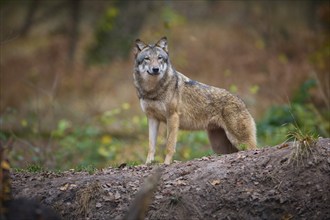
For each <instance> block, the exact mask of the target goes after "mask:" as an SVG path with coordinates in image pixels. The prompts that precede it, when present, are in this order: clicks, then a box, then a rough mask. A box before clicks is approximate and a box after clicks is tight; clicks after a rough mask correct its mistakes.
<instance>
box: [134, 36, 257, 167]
mask: <svg viewBox="0 0 330 220" xmlns="http://www.w3.org/2000/svg"><path fill="white" fill-rule="evenodd" d="M134 56H135V64H134V73H133V80H134V85H135V87H136V90H137V95H138V98H139V100H140V105H141V108H142V110H143V112H144V113H145V114H146V116H147V118H148V126H149V150H148V156H147V160H146V163H147V164H149V163H151V162H152V161H153V160H154V157H155V151H156V141H157V135H158V130H159V124H160V122H164V123H166V128H167V139H166V151H167V152H166V157H165V161H164V163H165V164H170V163H171V162H172V158H173V155H174V153H175V148H176V142H177V135H178V130H179V129H183V130H206V131H207V134H208V138H209V141H210V143H211V146H212V149H213V151H214V152H215V153H217V154H229V153H233V152H237V151H238V150H239V149H240V150H243V149H255V148H256V145H257V144H256V142H257V141H256V126H255V122H254V119H253V118H252V116H251V114H250V113H249V111H248V110H247V107H246V105H245V104H244V102H243V101H242V100H241V99H240V98H239V97H237V96H235V95H233V94H231V93H230V92H228V91H227V90H225V89H221V88H216V87H213V86H209V85H206V84H203V83H200V82H197V81H194V80H192V79H190V78H188V77H186V76H185V75H183V74H182V73H180V72H178V71H176V70H175V69H174V68H173V66H172V65H171V62H170V57H169V51H168V42H167V38H166V37H162V38H161V39H160V40H159V41H158V42H157V43H156V44H146V43H144V42H143V41H141V40H140V39H137V40H136V41H135V47H134Z"/></svg>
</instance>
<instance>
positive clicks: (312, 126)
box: [257, 80, 330, 145]
mask: <svg viewBox="0 0 330 220" xmlns="http://www.w3.org/2000/svg"><path fill="white" fill-rule="evenodd" d="M315 85H316V84H315V82H314V80H308V81H306V82H305V83H303V84H302V85H301V87H300V88H299V90H298V91H297V93H296V95H295V96H294V97H293V99H292V101H291V103H290V104H285V105H278V106H273V107H271V108H269V109H268V110H267V112H266V113H265V116H264V117H263V118H262V119H261V120H260V121H259V122H258V123H257V128H258V129H257V130H258V141H259V145H276V144H279V143H281V142H284V141H286V135H287V134H288V133H290V132H292V131H294V130H296V128H297V127H298V128H300V129H301V130H303V131H310V132H312V133H315V134H318V135H319V136H324V137H327V136H329V133H330V125H329V111H328V110H325V111H324V112H323V111H322V109H321V110H320V109H317V108H316V107H315V105H314V104H313V103H312V101H311V99H310V89H312V88H313V87H315ZM289 140H291V141H292V140H293V137H292V136H289Z"/></svg>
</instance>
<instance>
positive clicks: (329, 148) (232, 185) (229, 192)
mask: <svg viewBox="0 0 330 220" xmlns="http://www.w3.org/2000/svg"><path fill="white" fill-rule="evenodd" d="M294 149H295V146H294V145H293V143H289V144H283V145H279V146H276V147H269V148H264V149H260V150H253V151H241V152H238V153H234V154H230V155H223V156H210V157H203V158H201V159H196V160H192V161H188V162H176V163H174V164H172V165H170V166H165V165H160V167H161V168H162V176H161V180H160V183H159V186H158V188H157V190H156V192H155V194H154V197H153V202H152V204H151V205H150V207H149V210H148V213H147V217H146V219H329V218H330V187H329V183H330V157H329V156H330V139H319V140H318V142H317V144H316V146H315V147H314V148H313V149H314V150H313V151H312V154H311V155H309V157H308V158H305V159H303V158H302V159H300V160H298V161H292V160H290V158H291V157H290V155H291V153H292V151H293V150H294ZM156 167H159V165H152V166H145V165H141V166H134V167H124V168H107V169H104V170H101V171H98V172H96V173H95V174H88V173H86V172H73V171H72V172H71V171H69V172H64V173H50V172H44V173H14V174H13V175H12V178H13V193H14V196H15V197H28V198H31V197H33V198H36V199H37V200H39V201H40V202H41V203H42V204H44V205H48V206H52V207H53V208H54V209H55V210H56V211H57V212H58V213H59V214H60V215H61V216H62V218H63V219H122V218H123V216H124V215H125V213H127V210H128V208H129V205H130V203H131V202H132V200H133V198H134V197H135V195H136V192H138V190H139V188H140V187H141V185H142V183H143V181H144V179H145V178H146V177H147V176H149V175H150V174H151V173H152V172H153V170H154V169H155V168H156Z"/></svg>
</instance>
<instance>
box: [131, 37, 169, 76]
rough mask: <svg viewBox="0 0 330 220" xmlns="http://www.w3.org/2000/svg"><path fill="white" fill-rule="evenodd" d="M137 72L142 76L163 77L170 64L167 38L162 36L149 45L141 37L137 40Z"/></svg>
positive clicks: (135, 52)
mask: <svg viewBox="0 0 330 220" xmlns="http://www.w3.org/2000/svg"><path fill="white" fill-rule="evenodd" d="M134 54H135V72H136V73H138V74H140V75H141V77H142V78H144V79H147V78H148V77H157V78H159V79H160V78H162V77H163V76H164V74H165V73H166V71H167V68H168V66H169V56H168V50H167V38H166V37H163V38H161V39H160V40H159V41H158V42H157V43H156V44H153V45H148V44H145V43H144V42H142V41H141V40H140V39H137V40H136V41H135V51H134Z"/></svg>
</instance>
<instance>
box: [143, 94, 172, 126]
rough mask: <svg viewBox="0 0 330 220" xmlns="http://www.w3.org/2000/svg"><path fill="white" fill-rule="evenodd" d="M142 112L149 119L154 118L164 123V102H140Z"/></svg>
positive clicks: (165, 110) (165, 108)
mask: <svg viewBox="0 0 330 220" xmlns="http://www.w3.org/2000/svg"><path fill="white" fill-rule="evenodd" d="M140 105H141V108H142V111H143V112H144V113H145V114H146V115H148V116H149V117H154V118H156V119H158V120H161V121H166V115H167V107H166V104H165V103H164V102H161V101H150V100H144V99H141V100H140Z"/></svg>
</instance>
